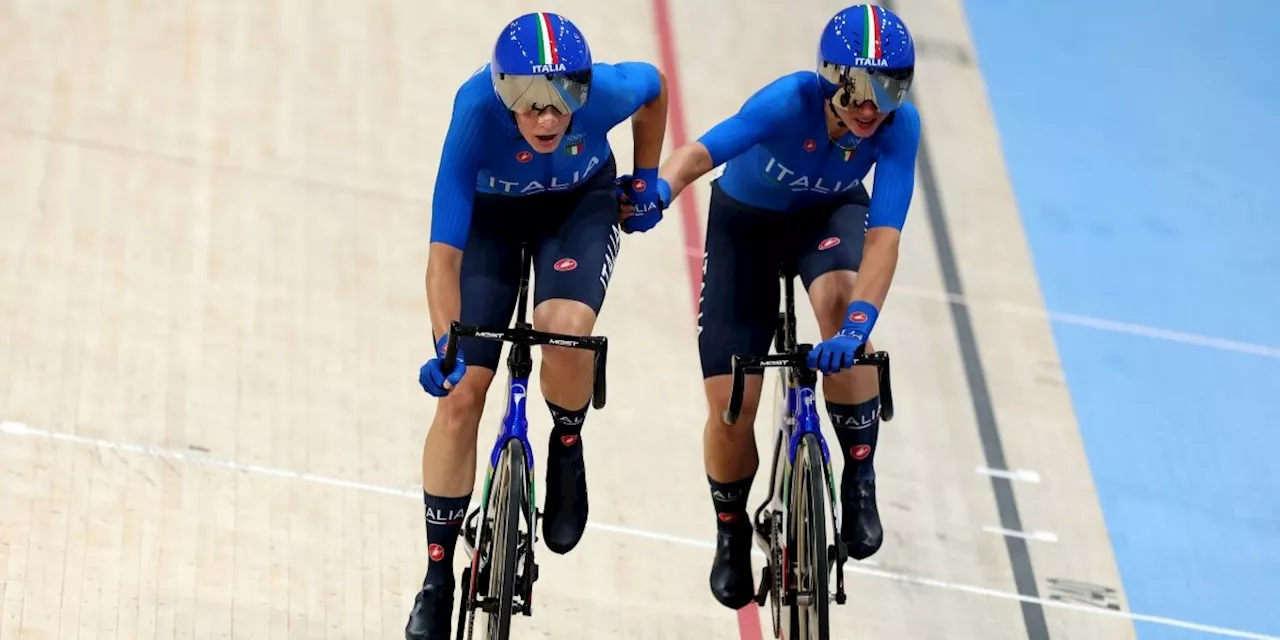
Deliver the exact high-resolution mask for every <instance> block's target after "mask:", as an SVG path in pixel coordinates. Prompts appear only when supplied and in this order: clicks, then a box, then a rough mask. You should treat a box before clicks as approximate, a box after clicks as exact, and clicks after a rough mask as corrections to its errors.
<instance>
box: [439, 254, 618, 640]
mask: <svg viewBox="0 0 1280 640" xmlns="http://www.w3.org/2000/svg"><path fill="white" fill-rule="evenodd" d="M520 252H521V257H520V261H521V272H520V292H519V298H518V302H517V303H516V321H515V324H514V326H513V327H511V328H506V327H478V326H473V325H464V324H461V323H459V322H456V321H455V322H453V323H451V324H450V326H449V339H448V342H447V343H446V345H445V355H444V362H443V363H442V365H443V366H442V369H443V371H445V372H446V374H447V373H448V372H449V371H452V370H453V368H454V367H455V366H457V352H458V338H461V337H464V336H472V337H476V338H481V339H484V340H497V341H503V342H510V343H511V345H512V346H511V351H510V353H509V354H508V355H507V374H508V382H507V384H508V388H507V412H506V415H505V416H504V417H503V419H502V428H501V430H500V431H499V432H498V437H497V440H496V441H495V442H494V445H493V450H492V453H490V455H489V467H488V470H487V472H486V474H485V481H484V490H483V492H482V493H481V495H480V504H479V506H478V507H477V508H476V509H474V510H473V511H472V512H471V513H470V514H469V515H468V516H467V519H466V522H465V524H464V526H463V535H462V541H463V544H464V545H465V548H466V553H467V555H468V556H470V562H471V566H470V567H469V568H468V569H465V570H463V573H462V589H461V593H462V601H461V604H460V606H459V607H458V624H457V638H458V640H462V639H463V638H464V637H465V638H467V639H468V640H470V639H471V638H472V637H473V634H474V633H475V630H476V629H477V628H480V626H478V625H476V621H475V619H476V613H477V612H480V613H483V614H484V615H485V616H487V617H488V623H487V624H486V625H483V631H484V635H482V636H480V637H482V638H488V639H491V640H507V639H508V638H509V637H510V635H511V618H512V616H513V614H516V613H521V614H524V615H525V616H530V615H533V607H532V604H533V583H534V582H535V581H536V580H537V579H538V565H537V563H536V562H534V546H535V543H536V542H537V531H538V520H539V519H540V518H541V515H542V514H541V512H540V511H539V510H538V508H537V506H536V505H537V501H536V496H535V493H534V475H533V470H534V461H533V447H532V446H531V445H530V443H529V421H528V417H527V415H526V413H525V411H526V409H525V405H526V403H525V401H526V399H527V398H528V390H529V377H530V374H531V373H532V371H533V358H532V354H531V353H530V347H532V346H534V345H554V346H557V347H568V348H571V349H587V350H590V351H593V352H594V360H593V365H594V368H595V374H594V380H593V388H592V396H591V403H592V406H593V407H595V408H596V409H601V408H603V407H604V404H605V363H606V358H607V354H608V349H609V341H608V339H607V338H605V337H603V336H571V335H563V334H558V333H547V332H543V331H535V330H534V329H533V326H532V325H531V324H530V323H529V322H528V321H527V320H526V309H525V307H526V306H527V305H528V290H529V270H530V262H531V261H532V255H531V252H530V250H529V246H528V245H527V244H525V245H523V246H522V247H521V251H520ZM464 633H465V635H464Z"/></svg>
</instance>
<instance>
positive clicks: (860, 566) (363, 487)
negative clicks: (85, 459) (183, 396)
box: [0, 421, 1280, 640]
mask: <svg viewBox="0 0 1280 640" xmlns="http://www.w3.org/2000/svg"><path fill="white" fill-rule="evenodd" d="M0 434H5V435H11V436H19V437H28V438H46V439H49V440H57V441H60V442H68V443H72V444H78V445H83V446H88V447H95V448H99V449H109V450H113V451H124V452H127V453H133V454H137V455H141V456H150V457H155V458H164V459H169V460H179V461H182V462H187V463H190V464H195V465H201V466H207V467H216V468H221V469H228V470H231V471H238V472H244V473H255V474H259V475H266V476H274V477H277V478H285V479H289V480H298V481H302V482H308V483H312V484H320V485H326V486H331V487H341V488H344V489H354V490H357V491H366V492H370V493H379V494H384V495H390V496H397V497H403V498H410V499H413V500H419V499H421V493H420V492H419V491H406V490H404V489H395V488H392V487H384V486H379V485H374V484H367V483H364V482H352V481H349V480H340V479H337V478H329V477H325V476H319V475H315V474H312V473H299V472H297V471H290V470H288V469H277V468H273V467H264V466H261V465H256V464H244V463H239V462H234V461H231V460H222V459H219V458H214V457H212V456H207V455H204V454H199V453H190V452H186V451H176V450H172V449H161V448H158V447H149V446H145V445H137V444H127V443H122V442H112V441H110V440H103V439H100V438H87V437H84V436H77V435H74V434H69V433H59V432H56V431H48V430H45V429H37V428H35V427H31V426H28V425H26V424H23V423H21V422H9V421H0ZM587 526H589V527H591V528H593V529H599V530H601V531H608V532H610V533H616V534H620V535H625V536H631V537H637V538H648V539H650V540H659V541H663V542H669V543H672V544H678V545H682V546H688V547H696V548H701V549H710V548H714V546H715V545H714V544H712V543H710V542H707V541H704V540H696V539H692V538H684V537H680V536H673V535H667V534H664V533H656V532H652V531H644V530H641V529H632V528H630V527H623V526H620V525H613V524H601V523H595V522H593V523H589V524H588V525H587ZM866 564H867V563H865V562H862V563H850V564H848V565H845V571H848V572H850V573H860V574H863V575H868V576H874V577H877V578H884V579H886V580H894V581H896V582H902V583H906V584H914V585H918V586H923V587H934V588H938V589H946V590H949V591H959V592H962V593H970V594H975V595H981V596H987V597H991V598H1000V599H1003V600H1019V601H1022V602H1033V603H1036V604H1039V605H1041V606H1045V607H1057V608H1059V609H1068V610H1071V611H1079V612H1081V613H1090V614H1094V615H1101V616H1110V617H1113V618H1125V619H1128V620H1134V621H1138V622H1149V623H1152V624H1159V625H1164V626H1168V627H1178V628H1181V629H1191V630H1194V631H1201V632H1204V633H1210V634H1214V635H1219V636H1223V637H1228V638H1247V639H1249V640H1280V636H1269V635H1264V634H1261V633H1252V632H1249V631H1238V630H1235V629H1227V628H1224V627H1215V626H1211V625H1205V624H1199V623H1195V622H1188V621H1186V620H1178V619H1175V618H1164V617H1160V616H1150V615H1145V614H1141V613H1133V612H1130V611H1115V610H1112V609H1100V608H1098V607H1090V606H1087V605H1081V604H1072V603H1069V602H1060V601H1057V600H1050V599H1046V598H1035V597H1031V596H1024V595H1021V594H1017V593H1009V592H1007V591H997V590H995V589H987V588H984V587H975V586H971V585H966V584H960V583H956V582H948V581H945V580H934V579H932V578H922V577H919V576H912V575H907V574H903V573H895V572H892V571H884V570H881V569H875V568H872V567H869V566H866Z"/></svg>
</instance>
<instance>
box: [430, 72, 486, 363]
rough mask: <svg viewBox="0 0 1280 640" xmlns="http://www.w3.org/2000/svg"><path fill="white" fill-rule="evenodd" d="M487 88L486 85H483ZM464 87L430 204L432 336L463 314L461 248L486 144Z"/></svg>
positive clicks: (443, 331) (438, 335) (477, 112)
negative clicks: (481, 154)
mask: <svg viewBox="0 0 1280 640" xmlns="http://www.w3.org/2000/svg"><path fill="white" fill-rule="evenodd" d="M486 86H487V85H486ZM476 107H477V105H476V104H475V99H474V96H472V95H470V93H469V92H468V90H467V85H464V86H463V88H462V89H460V90H459V91H458V95H457V96H456V97H455V98H454V105H453V116H452V119H451V120H450V123H449V132H448V133H447V134H446V135H445V139H444V151H443V152H442V153H441V155H440V168H439V169H438V170H437V172H436V182H435V193H434V194H433V195H432V203H431V244H430V247H429V249H428V254H427V273H426V288H427V308H428V311H429V313H430V316H431V330H432V334H433V335H434V336H435V337H436V339H439V338H442V337H444V335H445V334H446V333H448V331H449V324H450V323H451V322H453V321H454V320H457V319H458V318H459V317H460V316H461V315H462V292H461V284H460V283H461V273H462V252H463V249H465V248H466V246H467V236H468V235H469V232H470V229H471V207H472V204H473V203H474V201H475V182H476V172H477V171H478V170H479V166H480V153H481V152H480V150H481V149H483V148H484V144H483V142H484V141H483V140H481V139H480V138H481V137H482V136H483V135H484V134H483V132H484V130H485V127H484V123H483V122H482V117H481V114H482V111H481V110H480V109H479V108H476Z"/></svg>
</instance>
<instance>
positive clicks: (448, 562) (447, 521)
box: [422, 491, 471, 585]
mask: <svg viewBox="0 0 1280 640" xmlns="http://www.w3.org/2000/svg"><path fill="white" fill-rule="evenodd" d="M470 503H471V494H470V493H468V494H467V495H465V496H462V497H459V498H440V497H437V496H433V495H431V494H429V493H427V492H426V491H423V492H422V504H423V506H424V509H423V510H424V512H425V513H424V519H425V520H426V523H427V558H428V560H429V562H428V563H427V578H426V582H427V583H429V584H436V585H440V584H445V583H447V582H448V581H449V579H450V578H451V577H452V576H453V550H454V548H455V547H456V546H457V545H458V532H459V531H461V530H462V522H463V520H465V519H466V517H467V505H468V504H470Z"/></svg>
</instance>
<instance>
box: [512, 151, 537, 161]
mask: <svg viewBox="0 0 1280 640" xmlns="http://www.w3.org/2000/svg"><path fill="white" fill-rule="evenodd" d="M532 159H533V154H532V153H530V152H528V151H521V152H520V153H517V154H516V160H517V161H519V162H528V161H530V160H532Z"/></svg>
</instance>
